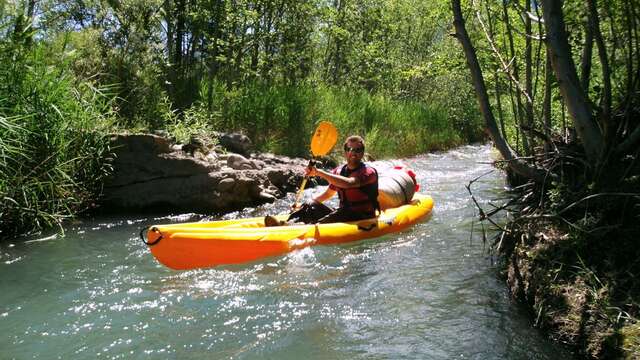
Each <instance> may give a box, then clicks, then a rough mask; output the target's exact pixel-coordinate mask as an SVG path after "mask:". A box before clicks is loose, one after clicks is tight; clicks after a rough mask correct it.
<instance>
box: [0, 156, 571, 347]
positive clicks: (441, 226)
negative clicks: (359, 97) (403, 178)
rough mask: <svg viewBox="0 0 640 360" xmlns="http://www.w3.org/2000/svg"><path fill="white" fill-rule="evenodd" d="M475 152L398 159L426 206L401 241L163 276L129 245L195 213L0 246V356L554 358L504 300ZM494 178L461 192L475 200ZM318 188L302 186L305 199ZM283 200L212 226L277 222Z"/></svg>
mask: <svg viewBox="0 0 640 360" xmlns="http://www.w3.org/2000/svg"><path fill="white" fill-rule="evenodd" d="M490 160H491V150H490V148H489V147H488V146H466V147H462V148H459V149H456V150H453V151H449V152H446V153H440V154H429V155H424V156H419V157H415V158H411V159H407V160H405V161H404V162H405V163H407V164H408V165H410V166H411V167H412V168H413V169H415V170H416V172H417V175H418V180H419V182H420V183H421V184H422V188H423V191H425V192H427V193H429V194H431V195H432V196H433V197H434V199H435V202H436V208H435V211H434V213H433V216H432V218H431V219H430V220H429V221H427V222H423V223H420V224H418V225H416V226H414V227H413V228H411V229H409V230H406V231H404V232H401V233H398V234H394V235H388V236H385V237H382V238H378V239H372V240H368V241H362V242H357V243H352V244H345V245H340V246H317V247H313V248H306V249H303V250H299V251H295V252H292V253H289V254H286V255H283V256H280V257H272V258H268V259H264V260H262V261H257V262H254V263H249V264H242V265H233V266H225V267H219V268H214V269H199V270H192V271H173V270H169V269H167V268H164V267H163V266H161V265H159V264H158V263H157V262H156V261H155V259H154V258H153V256H152V255H151V254H150V253H149V251H148V250H147V248H146V246H144V244H142V242H141V241H140V240H139V238H138V231H139V229H140V228H141V227H142V226H143V225H145V224H150V223H167V222H184V221H196V220H200V219H205V218H207V219H217V218H219V217H207V216H205V215H198V214H181V215H176V216H162V217H128V218H122V217H113V216H112V217H106V216H104V217H100V218H95V219H91V220H84V221H83V222H81V223H77V224H72V225H69V226H68V227H67V228H66V229H65V233H66V235H65V236H64V237H57V238H55V239H48V240H43V241H30V242H16V243H15V244H13V245H11V244H10V245H3V246H2V247H1V248H0V255H1V258H0V260H1V264H0V269H1V270H0V271H1V272H2V276H1V277H0V304H1V305H0V330H2V333H3V334H6V336H3V337H1V338H0V349H2V354H3V357H9V358H36V359H37V358H41V359H51V358H95V357H98V358H113V359H118V358H125V359H132V358H133V359H135V358H145V359H146V358H180V359H190V358H192V359H200V358H239V359H254V358H266V359H299V358H300V356H301V354H304V357H305V358H309V359H353V358H360V359H371V358H374V359H451V358H460V359H559V358H570V356H571V355H570V354H569V353H568V352H566V351H565V350H564V349H562V348H561V347H559V346H557V345H555V344H553V343H552V342H550V341H549V340H547V339H545V337H544V336H543V335H541V334H540V333H539V332H538V331H537V330H536V329H533V328H531V322H530V319H529V318H528V316H527V315H526V314H525V313H524V312H523V311H522V310H521V309H520V307H519V306H518V305H517V304H514V303H512V302H511V300H510V299H509V295H508V293H507V289H506V287H505V285H504V284H503V282H502V281H501V280H499V278H498V277H497V276H496V271H497V269H496V268H495V266H494V265H493V262H492V261H491V259H489V258H488V256H487V254H486V249H484V246H483V244H482V240H481V239H480V236H479V234H474V236H473V238H471V239H470V230H471V226H472V222H473V219H474V215H475V214H474V212H475V210H474V206H473V204H472V202H471V200H470V198H469V196H468V193H467V192H466V189H465V187H464V185H466V184H467V183H468V182H469V181H470V180H472V179H474V178H476V177H477V176H479V175H480V174H483V173H486V172H487V171H489V170H491V167H490V165H488V164H487V163H488V162H489V161H490ZM503 185H504V184H503V180H502V175H501V174H500V173H498V172H494V173H492V174H490V175H488V176H485V177H483V178H482V179H481V180H479V181H478V182H477V183H475V184H474V195H475V196H476V197H477V198H478V199H479V201H481V202H483V203H484V204H487V203H488V202H489V201H490V200H491V199H495V198H496V197H497V196H499V194H500V189H501V188H502V187H503ZM317 191H320V189H310V190H307V191H306V193H305V196H311V195H312V193H314V192H317ZM292 202H293V195H289V197H288V198H285V199H282V200H279V201H277V202H276V203H275V204H269V205H266V206H261V207H257V208H253V209H245V210H243V211H238V212H235V213H231V214H227V215H225V216H224V217H223V218H236V217H245V216H262V215H265V214H274V213H279V212H286V210H287V209H288V206H289V204H291V203H292Z"/></svg>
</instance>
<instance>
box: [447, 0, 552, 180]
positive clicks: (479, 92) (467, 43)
mask: <svg viewBox="0 0 640 360" xmlns="http://www.w3.org/2000/svg"><path fill="white" fill-rule="evenodd" d="M451 5H452V7H453V17H454V21H453V25H454V27H455V29H456V33H455V34H454V35H453V36H455V37H456V38H457V39H458V41H459V42H460V44H461V45H462V48H463V50H464V54H465V57H466V59H467V66H468V67H469V70H470V71H471V78H472V80H473V87H474V89H475V92H476V96H477V98H478V104H479V106H480V111H481V112H482V115H483V117H484V119H485V124H486V126H487V130H488V131H489V135H490V136H491V139H492V140H493V142H494V144H495V146H496V148H497V149H498V151H499V152H500V154H501V155H502V157H503V158H504V159H505V160H506V161H507V163H508V166H509V168H511V169H512V170H513V171H514V172H515V173H516V174H519V175H520V176H523V177H525V178H530V179H534V180H535V181H539V182H542V181H544V178H545V172H544V171H541V170H540V169H537V168H535V167H533V166H532V165H530V164H528V163H526V162H524V161H523V160H522V159H519V158H518V157H517V154H515V153H514V152H513V150H512V149H511V147H509V144H507V142H506V141H505V140H504V138H503V137H502V136H501V135H500V132H499V131H498V126H497V125H496V121H495V117H494V116H493V112H492V111H491V105H490V103H489V96H488V94H487V88H486V85H485V82H484V78H483V76H482V70H481V69H480V63H479V62H478V57H477V56H476V51H475V49H474V47H473V45H472V44H471V40H470V38H469V34H468V33H467V29H466V28H465V25H464V18H463V17H462V10H461V9H460V0H451Z"/></svg>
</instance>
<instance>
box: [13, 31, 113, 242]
mask: <svg viewBox="0 0 640 360" xmlns="http://www.w3.org/2000/svg"><path fill="white" fill-rule="evenodd" d="M50 51H51V49H50V48H47V47H45V46H39V47H37V48H35V49H33V50H26V49H24V48H20V47H14V46H11V44H7V43H1V44H0V84H1V85H0V152H2V160H1V161H0V209H2V210H1V214H0V219H2V220H1V222H0V237H4V236H8V235H11V234H14V233H24V232H29V231H34V230H38V229H41V228H43V227H47V226H51V225H54V224H58V223H59V222H60V221H61V220H62V219H64V218H66V217H68V216H71V215H73V214H74V213H76V212H78V211H80V210H82V209H85V208H86V207H87V206H90V204H91V202H92V201H93V200H94V199H95V196H96V194H97V193H99V190H100V188H101V184H102V179H103V177H104V176H105V175H106V174H107V173H108V170H109V167H108V165H107V164H106V163H105V160H106V158H107V154H108V153H109V149H108V146H107V143H106V140H105V137H104V129H106V128H107V127H108V126H109V121H110V114H111V113H110V103H109V100H108V99H109V97H107V96H105V95H104V93H103V92H101V91H100V90H99V89H96V88H94V87H92V86H91V84H90V83H87V82H82V83H76V82H75V79H74V77H73V76H72V75H71V74H70V73H69V72H68V71H66V70H65V69H66V66H68V64H66V63H62V64H55V63H53V61H55V60H58V59H57V58H55V57H52V56H51V55H52V53H51V52H50Z"/></svg>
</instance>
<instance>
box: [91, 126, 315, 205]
mask: <svg viewBox="0 0 640 360" xmlns="http://www.w3.org/2000/svg"><path fill="white" fill-rule="evenodd" d="M217 143H218V144H219V145H216V146H206V145H203V144H184V145H181V144H175V143H172V141H170V140H168V139H167V138H165V137H162V136H157V135H151V134H142V135H124V134H118V135H113V136H112V138H111V147H112V149H113V152H114V155H115V156H114V159H113V162H112V164H113V174H112V176H111V177H110V179H109V180H108V181H107V182H106V183H105V187H104V191H103V197H102V201H101V207H102V208H103V209H105V210H129V211H161V210H188V211H209V212H227V211H232V210H236V209H240V208H243V207H247V206H257V205H259V204H264V203H268V202H273V201H274V200H275V199H276V198H280V197H283V196H285V194H286V193H287V192H291V191H296V189H297V188H298V186H299V184H300V181H301V180H302V174H303V172H304V167H305V166H306V164H307V160H305V159H299V158H289V157H286V156H280V155H273V154H269V153H262V154H259V153H252V152H251V151H250V141H249V140H248V139H247V138H246V137H244V136H242V135H239V134H231V135H229V134H219V137H218V141H217ZM313 185H314V184H310V186H313Z"/></svg>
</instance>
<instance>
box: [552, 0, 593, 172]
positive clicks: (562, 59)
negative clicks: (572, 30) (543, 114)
mask: <svg viewBox="0 0 640 360" xmlns="http://www.w3.org/2000/svg"><path fill="white" fill-rule="evenodd" d="M542 16H543V17H544V20H545V29H546V30H547V46H548V47H549V51H550V53H551V65H552V66H553V71H554V73H555V75H556V79H558V86H559V88H560V92H561V93H562V96H563V98H564V100H565V103H566V105H567V109H568V110H569V114H570V115H571V118H572V120H573V124H574V126H575V128H576V131H577V132H578V136H579V137H580V139H581V140H582V145H583V146H584V150H585V154H586V155H587V158H588V159H589V161H590V163H591V164H596V165H599V162H600V160H601V156H602V152H603V146H604V141H603V137H602V133H601V132H600V129H599V128H598V125H597V124H596V122H595V120H594V118H593V114H592V112H591V106H590V104H589V99H588V98H587V96H586V94H585V92H584V90H583V89H582V86H581V85H580V80H579V79H578V74H577V71H576V66H575V64H574V63H573V58H572V56H571V49H570V47H569V40H568V39H569V38H568V34H567V32H566V29H565V23H564V14H563V12H562V1H558V0H542Z"/></svg>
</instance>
